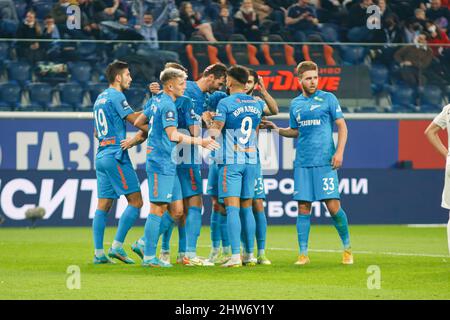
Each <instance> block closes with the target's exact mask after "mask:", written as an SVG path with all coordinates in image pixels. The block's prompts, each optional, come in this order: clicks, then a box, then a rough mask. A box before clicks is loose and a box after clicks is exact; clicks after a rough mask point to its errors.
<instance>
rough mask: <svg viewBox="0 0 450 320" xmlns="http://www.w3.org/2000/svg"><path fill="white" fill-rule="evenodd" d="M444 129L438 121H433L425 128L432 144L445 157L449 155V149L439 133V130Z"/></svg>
mask: <svg viewBox="0 0 450 320" xmlns="http://www.w3.org/2000/svg"><path fill="white" fill-rule="evenodd" d="M440 130H442V128H441V127H440V126H438V125H437V124H436V123H434V122H432V123H430V125H429V126H428V127H427V128H426V130H425V135H426V137H427V139H428V141H430V143H431V145H432V146H433V147H434V148H435V149H436V150H437V151H438V152H439V153H440V154H441V155H443V156H444V157H445V158H446V157H447V155H448V150H447V148H446V147H445V146H444V144H443V143H442V140H441V138H440V137H439V135H438V132H439V131H440Z"/></svg>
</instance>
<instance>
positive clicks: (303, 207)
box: [298, 203, 311, 214]
mask: <svg viewBox="0 0 450 320" xmlns="http://www.w3.org/2000/svg"><path fill="white" fill-rule="evenodd" d="M298 213H299V214H311V204H310V203H300V204H299V205H298Z"/></svg>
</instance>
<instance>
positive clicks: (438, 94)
mask: <svg viewBox="0 0 450 320" xmlns="http://www.w3.org/2000/svg"><path fill="white" fill-rule="evenodd" d="M419 92H420V111H421V112H433V113H434V112H440V111H441V110H442V107H443V98H444V97H443V94H442V90H441V88H439V87H437V86H432V85H428V86H425V87H423V88H420V91H419Z"/></svg>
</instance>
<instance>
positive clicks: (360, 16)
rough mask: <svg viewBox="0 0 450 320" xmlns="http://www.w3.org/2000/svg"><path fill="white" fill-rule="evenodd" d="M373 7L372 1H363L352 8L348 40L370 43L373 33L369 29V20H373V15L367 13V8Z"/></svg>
mask: <svg viewBox="0 0 450 320" xmlns="http://www.w3.org/2000/svg"><path fill="white" fill-rule="evenodd" d="M371 5H373V2H372V0H361V2H360V3H355V4H354V5H353V6H352V7H351V8H350V11H349V15H348V17H349V19H348V26H349V28H350V30H349V31H348V33H347V38H348V40H350V41H351V42H369V41H370V40H371V39H372V32H371V30H369V29H368V28H367V21H368V19H369V18H373V17H371V16H372V14H369V13H367V8H368V7H369V6H371Z"/></svg>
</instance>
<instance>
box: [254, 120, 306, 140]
mask: <svg viewBox="0 0 450 320" xmlns="http://www.w3.org/2000/svg"><path fill="white" fill-rule="evenodd" d="M261 125H262V126H261V127H262V128H263V129H272V130H274V131H275V132H277V133H278V134H279V135H280V136H283V137H286V138H297V137H298V128H279V127H278V126H277V125H276V124H275V123H273V122H272V121H269V120H261Z"/></svg>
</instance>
